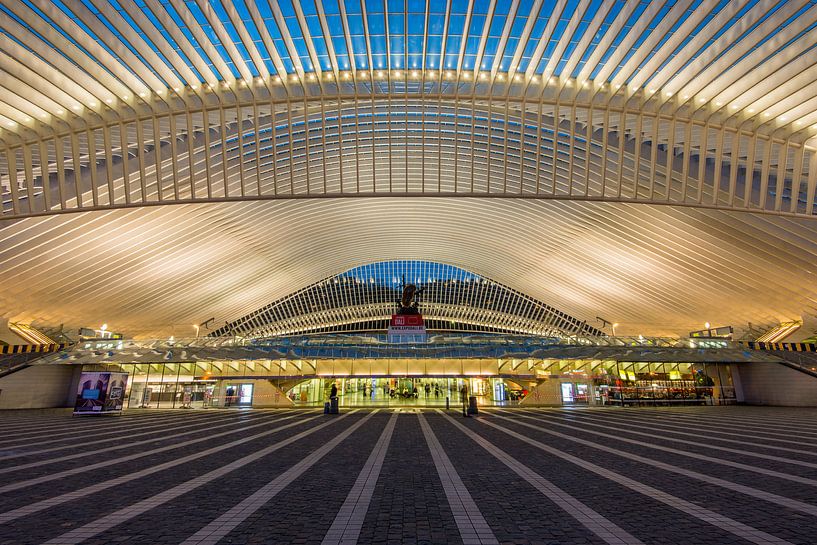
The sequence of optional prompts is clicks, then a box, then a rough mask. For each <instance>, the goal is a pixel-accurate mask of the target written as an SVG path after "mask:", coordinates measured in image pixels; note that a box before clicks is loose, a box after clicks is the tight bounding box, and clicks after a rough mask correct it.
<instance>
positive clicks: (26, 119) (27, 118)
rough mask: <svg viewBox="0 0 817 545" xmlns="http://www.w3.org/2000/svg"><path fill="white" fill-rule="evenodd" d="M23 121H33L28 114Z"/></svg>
mask: <svg viewBox="0 0 817 545" xmlns="http://www.w3.org/2000/svg"><path fill="white" fill-rule="evenodd" d="M23 121H25V122H26V123H28V122H30V121H31V118H30V117H28V116H26V118H25V119H23Z"/></svg>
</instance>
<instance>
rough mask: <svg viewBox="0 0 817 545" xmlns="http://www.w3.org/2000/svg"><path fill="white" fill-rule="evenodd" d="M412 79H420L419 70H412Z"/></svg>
mask: <svg viewBox="0 0 817 545" xmlns="http://www.w3.org/2000/svg"><path fill="white" fill-rule="evenodd" d="M411 77H413V78H419V77H420V72H418V71H417V70H412V71H411Z"/></svg>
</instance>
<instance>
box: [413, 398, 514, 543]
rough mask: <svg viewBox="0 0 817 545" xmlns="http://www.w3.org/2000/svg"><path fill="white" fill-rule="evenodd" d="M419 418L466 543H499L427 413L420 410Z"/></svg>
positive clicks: (449, 503) (444, 489)
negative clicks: (429, 420) (431, 425)
mask: <svg viewBox="0 0 817 545" xmlns="http://www.w3.org/2000/svg"><path fill="white" fill-rule="evenodd" d="M417 417H418V418H419V419H420V428H421V429H422V430H423V436H425V438H426V443H428V448H429V450H430V451H431V459H432V460H433V461H434V467H435V468H436V469H437V475H439V476H440V482H441V483H442V485H443V491H445V497H446V498H447V499H448V505H449V506H450V507H451V512H452V514H453V515H454V521H455V522H456V523H457V528H458V529H459V531H460V537H461V538H462V542H463V544H464V545H481V544H495V543H496V544H498V543H499V541H498V540H497V539H496V536H495V535H494V533H493V532H492V531H491V528H490V527H489V526H488V523H487V522H485V518H484V517H483V516H482V513H480V511H479V507H477V504H476V502H475V501H474V499H473V498H472V497H471V494H470V493H469V492H468V488H466V486H465V484H464V483H463V482H462V479H460V476H459V475H458V474H457V470H456V469H455V468H454V464H452V463H451V460H450V459H449V458H448V455H446V453H445V450H443V446H442V445H441V444H440V441H439V440H438V439H437V437H436V436H435V435H434V432H433V431H431V427H430V426H429V425H428V422H426V418H425V416H423V415H422V413H418V414H417Z"/></svg>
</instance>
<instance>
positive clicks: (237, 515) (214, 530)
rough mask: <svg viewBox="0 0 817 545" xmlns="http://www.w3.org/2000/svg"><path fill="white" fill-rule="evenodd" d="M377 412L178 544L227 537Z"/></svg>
mask: <svg viewBox="0 0 817 545" xmlns="http://www.w3.org/2000/svg"><path fill="white" fill-rule="evenodd" d="M377 412H378V409H375V410H374V411H372V412H370V413H369V414H367V415H366V416H364V417H363V418H361V419H360V420H358V421H357V422H355V423H354V424H352V425H351V426H349V428H347V429H346V430H344V431H343V432H341V433H340V434H338V435H337V436H335V437H334V438H333V439H332V440H331V441H329V442H328V443H326V444H325V445H323V446H322V447H320V448H318V449H317V450H314V451H313V452H311V453H310V454H309V455H307V456H306V457H305V458H304V459H303V460H301V461H300V462H298V463H297V464H295V465H294V466H292V467H291V468H290V469H288V470H286V471H285V472H284V473H283V474H281V475H279V476H278V477H276V478H275V479H274V480H272V481H270V482H269V483H267V484H266V485H264V486H263V487H262V488H260V489H259V490H256V491H255V492H254V493H253V494H251V495H250V496H249V497H247V498H245V499H244V500H242V501H241V502H239V503H238V504H237V505H235V506H233V508H232V509H230V510H229V511H227V512H226V513H224V514H223V515H221V516H220V517H218V518H217V519H216V520H214V521H212V522H211V523H210V524H208V525H207V526H205V527H204V528H202V529H201V530H199V531H198V532H196V533H195V534H193V535H192V536H190V537H189V538H187V539H185V540H184V541H183V542H182V545H214V544H215V543H217V542H218V541H220V540H221V538H223V537H224V536H226V535H227V534H229V533H230V532H231V531H232V530H233V529H235V528H236V527H237V526H238V525H239V524H241V523H242V522H244V521H245V520H247V519H248V518H249V517H250V516H251V515H252V514H253V513H255V512H256V511H258V510H259V509H261V508H262V507H263V506H264V505H266V504H267V503H268V502H269V501H270V500H271V499H272V498H274V497H275V496H277V495H278V494H279V493H280V492H281V491H282V490H284V488H286V487H287V486H289V485H290V484H291V483H292V482H293V481H295V479H297V478H298V477H300V476H301V475H303V474H304V473H305V472H306V471H307V470H308V469H309V468H310V467H312V466H313V465H315V464H316V463H317V462H318V461H319V460H320V459H321V458H323V457H324V456H326V455H327V454H329V453H330V452H331V451H332V449H334V448H335V447H336V446H338V445H339V444H340V443H341V442H342V441H344V440H345V439H346V438H347V437H349V436H350V435H352V433H354V432H355V430H357V429H358V428H360V427H361V426H362V425H363V424H365V423H366V422H367V421H368V420H369V419H370V418H371V417H372V416H374V414H375V413H377Z"/></svg>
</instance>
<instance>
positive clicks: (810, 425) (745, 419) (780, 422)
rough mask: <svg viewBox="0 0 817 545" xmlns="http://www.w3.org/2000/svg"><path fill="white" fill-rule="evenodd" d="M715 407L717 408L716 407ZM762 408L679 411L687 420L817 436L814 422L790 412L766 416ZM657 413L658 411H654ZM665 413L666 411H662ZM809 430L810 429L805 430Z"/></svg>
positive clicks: (772, 409)
mask: <svg viewBox="0 0 817 545" xmlns="http://www.w3.org/2000/svg"><path fill="white" fill-rule="evenodd" d="M716 409H717V408H716ZM760 410H762V409H758V410H757V411H755V412H747V413H743V414H732V413H730V411H729V408H728V407H723V408H721V409H719V410H714V411H707V412H705V413H701V412H685V413H681V414H680V415H679V416H681V417H682V418H684V419H689V420H693V419H694V420H702V421H710V420H717V421H719V422H724V423H726V422H728V423H734V424H738V425H742V426H748V427H750V428H752V429H755V428H757V429H761V430H771V431H775V430H780V429H784V430H792V431H796V432H803V433H806V434H808V435H811V436H814V437H817V427H815V426H814V422H813V421H811V422H805V421H802V420H797V419H794V418H791V413H779V415H778V416H768V414H769V413H760V412H759V411H760ZM768 410H770V411H774V408H768ZM656 414H659V413H656ZM663 414H666V413H663ZM806 430H810V431H806Z"/></svg>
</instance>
